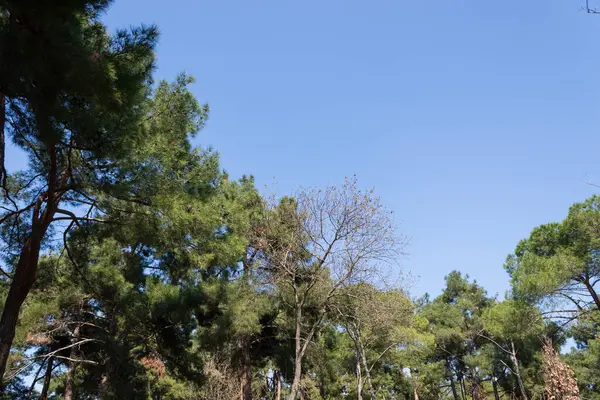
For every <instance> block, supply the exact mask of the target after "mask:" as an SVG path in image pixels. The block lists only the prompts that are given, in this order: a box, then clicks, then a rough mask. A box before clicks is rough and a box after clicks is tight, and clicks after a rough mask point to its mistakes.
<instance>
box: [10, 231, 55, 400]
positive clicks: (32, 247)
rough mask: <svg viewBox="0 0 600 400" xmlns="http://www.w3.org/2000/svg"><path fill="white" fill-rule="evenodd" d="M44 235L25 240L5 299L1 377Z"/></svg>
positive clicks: (34, 235) (35, 267) (32, 279)
mask: <svg viewBox="0 0 600 400" xmlns="http://www.w3.org/2000/svg"><path fill="white" fill-rule="evenodd" d="M33 229H35V227H34V228H33ZM44 233H45V229H44ZM42 235H43V233H42V232H40V233H39V234H36V232H33V233H32V235H31V236H30V237H29V238H28V239H27V241H26V242H25V246H24V247H23V249H22V250H21V254H20V257H19V261H18V262H17V266H16V268H15V275H14V277H13V280H12V282H11V284H10V289H9V291H8V295H7V296H6V300H5V301H4V310H3V311H2V318H1V319H0V379H1V378H2V377H4V373H5V372H6V364H7V362H8V357H9V355H10V348H11V346H12V342H13V339H14V338H15V328H16V326H17V320H18V318H19V311H20V310H21V306H22V305H23V302H24V301H25V299H26V298H27V295H28V294H29V291H30V290H31V287H32V286H33V283H34V282H35V274H36V270H37V266H38V259H39V256H40V247H41V240H42ZM2 390H3V387H0V392H1V391H2Z"/></svg>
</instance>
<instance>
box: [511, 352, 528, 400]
mask: <svg viewBox="0 0 600 400" xmlns="http://www.w3.org/2000/svg"><path fill="white" fill-rule="evenodd" d="M510 345H511V349H512V353H511V357H512V361H513V365H514V368H515V375H516V376H517V382H518V384H519V391H520V392H521V396H522V397H523V399H524V400H528V399H527V392H526V391H525V385H524V384H523V379H521V371H520V370H519V360H518V359H517V351H516V350H515V343H514V342H513V341H512V340H511V341H510Z"/></svg>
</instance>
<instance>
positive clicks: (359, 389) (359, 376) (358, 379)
mask: <svg viewBox="0 0 600 400" xmlns="http://www.w3.org/2000/svg"><path fill="white" fill-rule="evenodd" d="M355 349H356V398H357V400H362V390H363V379H362V371H361V368H360V364H361V362H360V355H359V354H358V353H359V350H358V346H355Z"/></svg>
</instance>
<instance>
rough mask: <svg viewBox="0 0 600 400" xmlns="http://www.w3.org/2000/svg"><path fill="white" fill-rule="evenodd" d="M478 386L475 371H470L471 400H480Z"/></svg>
mask: <svg viewBox="0 0 600 400" xmlns="http://www.w3.org/2000/svg"><path fill="white" fill-rule="evenodd" d="M480 389H481V388H480V386H479V378H478V377H477V370H476V369H475V368H473V369H471V398H472V399H473V400H481V398H482V396H481V390H480Z"/></svg>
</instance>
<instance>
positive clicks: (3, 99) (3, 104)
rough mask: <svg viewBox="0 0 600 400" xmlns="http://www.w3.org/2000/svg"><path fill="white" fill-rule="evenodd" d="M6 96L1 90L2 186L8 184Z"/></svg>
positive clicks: (0, 158) (0, 168)
mask: <svg viewBox="0 0 600 400" xmlns="http://www.w3.org/2000/svg"><path fill="white" fill-rule="evenodd" d="M5 126H6V95H5V94H4V92H3V91H2V89H0V182H1V183H2V186H4V183H5V182H6V159H5V155H6V136H5V129H4V128H5Z"/></svg>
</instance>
